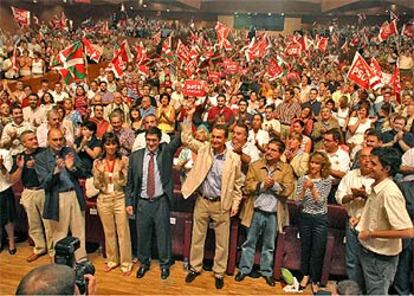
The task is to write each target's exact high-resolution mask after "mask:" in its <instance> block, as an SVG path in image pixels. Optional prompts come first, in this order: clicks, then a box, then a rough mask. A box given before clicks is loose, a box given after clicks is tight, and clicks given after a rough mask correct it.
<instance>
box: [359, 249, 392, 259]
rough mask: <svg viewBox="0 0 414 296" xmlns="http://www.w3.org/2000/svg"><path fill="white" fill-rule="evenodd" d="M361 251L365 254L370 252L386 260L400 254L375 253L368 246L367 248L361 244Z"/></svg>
mask: <svg viewBox="0 0 414 296" xmlns="http://www.w3.org/2000/svg"><path fill="white" fill-rule="evenodd" d="M361 251H362V252H364V253H365V254H370V255H373V256H375V257H378V258H382V259H385V260H387V259H392V258H395V257H397V256H398V255H391V256H389V255H382V254H378V253H375V252H373V251H371V250H368V249H367V248H365V247H364V246H362V245H361Z"/></svg>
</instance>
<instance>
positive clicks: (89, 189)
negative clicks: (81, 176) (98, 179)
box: [85, 177, 100, 198]
mask: <svg viewBox="0 0 414 296" xmlns="http://www.w3.org/2000/svg"><path fill="white" fill-rule="evenodd" d="M99 193H100V191H99V189H97V188H96V187H95V184H94V183H93V177H89V178H88V179H86V181H85V195H86V197H87V198H93V197H95V196H97V195H98V194H99Z"/></svg>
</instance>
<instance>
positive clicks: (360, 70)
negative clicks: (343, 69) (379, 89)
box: [348, 52, 373, 89]
mask: <svg viewBox="0 0 414 296" xmlns="http://www.w3.org/2000/svg"><path fill="white" fill-rule="evenodd" d="M372 76H373V73H372V70H371V68H370V66H369V65H368V63H367V62H366V61H365V60H364V58H363V57H362V56H361V55H360V54H359V53H358V52H356V53H355V57H354V60H353V62H352V65H351V68H350V69H349V72H348V79H349V80H351V81H353V82H355V83H356V84H358V85H359V86H360V87H362V88H364V89H368V88H369V86H370V83H369V80H370V78H371V77H372Z"/></svg>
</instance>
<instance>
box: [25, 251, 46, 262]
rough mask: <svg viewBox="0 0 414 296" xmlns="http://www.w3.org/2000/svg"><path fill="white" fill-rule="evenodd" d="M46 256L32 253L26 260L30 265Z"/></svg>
mask: <svg viewBox="0 0 414 296" xmlns="http://www.w3.org/2000/svg"><path fill="white" fill-rule="evenodd" d="M44 255H46V253H41V254H35V253H32V254H31V255H30V256H29V257H27V258H26V261H27V262H29V263H30V262H33V261H35V260H37V259H39V258H40V257H42V256H44Z"/></svg>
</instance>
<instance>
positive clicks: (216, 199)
mask: <svg viewBox="0 0 414 296" xmlns="http://www.w3.org/2000/svg"><path fill="white" fill-rule="evenodd" d="M199 196H200V197H201V198H204V199H206V200H208V201H211V202H216V201H220V200H221V197H220V196H215V197H209V196H205V195H202V194H201V193H199Z"/></svg>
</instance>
